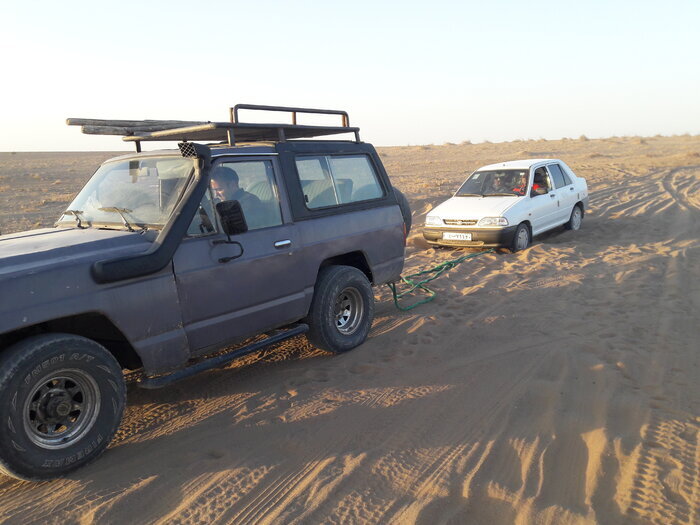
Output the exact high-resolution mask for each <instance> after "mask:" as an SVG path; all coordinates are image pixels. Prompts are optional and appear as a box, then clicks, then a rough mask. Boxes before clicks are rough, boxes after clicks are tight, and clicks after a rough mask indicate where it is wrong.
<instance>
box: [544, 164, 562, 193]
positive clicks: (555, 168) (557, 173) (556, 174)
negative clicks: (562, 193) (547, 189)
mask: <svg viewBox="0 0 700 525" xmlns="http://www.w3.org/2000/svg"><path fill="white" fill-rule="evenodd" d="M547 169H548V170H549V173H550V174H551V175H552V178H553V179H554V185H555V187H557V188H563V187H564V186H567V184H566V181H565V180H564V174H563V173H562V172H561V168H560V167H559V165H558V164H550V165H549V166H547Z"/></svg>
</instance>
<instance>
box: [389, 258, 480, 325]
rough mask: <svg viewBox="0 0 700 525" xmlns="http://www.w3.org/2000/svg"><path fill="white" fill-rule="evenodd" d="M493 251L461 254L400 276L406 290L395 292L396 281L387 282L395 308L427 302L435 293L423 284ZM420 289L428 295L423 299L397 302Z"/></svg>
mask: <svg viewBox="0 0 700 525" xmlns="http://www.w3.org/2000/svg"><path fill="white" fill-rule="evenodd" d="M491 252H493V248H492V249H490V250H486V251H483V252H478V253H470V254H467V255H463V256H462V257H458V258H457V259H452V260H449V261H445V262H444V263H440V264H438V265H437V266H434V267H433V268H429V269H427V270H423V271H421V272H418V273H412V274H411V275H408V276H406V277H401V280H402V281H403V282H404V283H406V284H407V285H408V286H410V288H409V289H408V290H405V291H403V292H400V293H397V292H396V283H387V286H388V287H389V288H390V289H391V293H392V294H393V295H394V304H395V305H396V308H398V309H399V310H403V311H408V310H413V309H414V308H415V307H416V306H420V305H421V304H425V303H429V302H430V301H432V300H433V299H435V296H436V295H437V293H436V292H434V291H433V290H431V289H430V288H428V287H427V286H425V284H426V283H429V282H430V281H432V280H433V279H437V278H438V277H440V276H441V275H442V274H443V273H445V272H446V271H448V270H451V269H452V268H454V267H455V266H457V265H458V264H460V263H462V262H464V261H466V260H467V259H473V258H474V257H478V256H479V255H484V254H486V253H491ZM429 273H432V274H434V275H433V276H431V277H428V278H427V279H423V280H422V281H417V282H415V281H413V278H414V277H420V276H421V275H426V274H429ZM417 289H421V290H423V291H424V292H425V293H427V294H428V297H426V298H425V299H423V300H421V301H418V302H417V303H413V304H411V305H408V306H401V305H400V304H399V299H401V298H402V297H404V296H405V295H408V294H410V293H413V292H414V291H415V290H417Z"/></svg>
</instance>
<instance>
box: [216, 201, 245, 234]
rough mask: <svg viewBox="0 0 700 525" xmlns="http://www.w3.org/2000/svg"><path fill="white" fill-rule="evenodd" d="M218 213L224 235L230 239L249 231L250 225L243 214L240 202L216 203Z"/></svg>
mask: <svg viewBox="0 0 700 525" xmlns="http://www.w3.org/2000/svg"><path fill="white" fill-rule="evenodd" d="M216 212H217V213H218V214H219V218H220V219H221V226H222V227H223V228H224V233H226V235H228V236H229V237H230V236H231V235H236V234H238V233H245V232H247V231H248V223H247V222H246V220H245V215H244V214H243V208H241V203H240V202H238V201H223V202H217V203H216Z"/></svg>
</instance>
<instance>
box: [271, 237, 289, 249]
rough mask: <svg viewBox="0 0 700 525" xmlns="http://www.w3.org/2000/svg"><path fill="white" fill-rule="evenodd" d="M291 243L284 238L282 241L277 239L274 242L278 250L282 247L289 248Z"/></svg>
mask: <svg viewBox="0 0 700 525" xmlns="http://www.w3.org/2000/svg"><path fill="white" fill-rule="evenodd" d="M291 245H292V241H290V240H289V239H285V240H283V241H277V242H276V243H275V248H277V249H278V250H281V249H282V248H289V247H290V246H291Z"/></svg>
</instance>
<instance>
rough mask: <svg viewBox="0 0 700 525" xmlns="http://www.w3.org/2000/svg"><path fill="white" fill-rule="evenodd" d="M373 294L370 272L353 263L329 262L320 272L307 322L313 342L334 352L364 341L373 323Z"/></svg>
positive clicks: (309, 336) (323, 348)
mask: <svg viewBox="0 0 700 525" xmlns="http://www.w3.org/2000/svg"><path fill="white" fill-rule="evenodd" d="M373 318H374V294H373V293H372V286H371V285H370V282H369V280H368V279H367V276H366V275H365V274H364V273H362V272H361V271H360V270H358V269H357V268H353V267H352V266H328V267H326V268H322V269H321V271H320V272H319V275H318V279H317V281H316V287H315V290H314V297H313V300H312V301H311V310H310V311H309V315H308V317H307V318H306V320H305V322H306V323H307V324H308V325H309V332H308V333H307V337H308V339H309V342H311V344H312V345H314V346H316V347H318V348H320V349H322V350H326V351H328V352H333V353H341V352H347V351H348V350H352V349H353V348H355V347H356V346H359V345H361V344H362V343H363V342H364V341H365V339H367V334H368V333H369V329H370V327H371V326H372V319H373Z"/></svg>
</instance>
